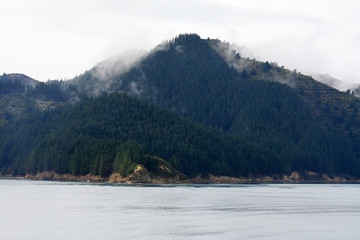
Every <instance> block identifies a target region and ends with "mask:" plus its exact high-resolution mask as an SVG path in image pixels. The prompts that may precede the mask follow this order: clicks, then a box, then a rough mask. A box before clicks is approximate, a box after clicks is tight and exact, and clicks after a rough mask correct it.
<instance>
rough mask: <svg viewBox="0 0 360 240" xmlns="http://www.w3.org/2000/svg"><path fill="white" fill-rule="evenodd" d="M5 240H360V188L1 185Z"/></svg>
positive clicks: (1, 182)
mask: <svg viewBox="0 0 360 240" xmlns="http://www.w3.org/2000/svg"><path fill="white" fill-rule="evenodd" d="M0 193H1V195H0V216H1V217H0V234H1V239H8V240H10V239H26V240H35V239H36V240H42V239H44V240H45V239H46V240H48V239H61V240H64V239H66V240H71V239H74V240H75V239H76V240H79V239H87V240H91V239H107V240H108V239H156V240H158V239H359V236H360V223H359V221H360V185H350V184H349V185H340V184H339V185H337V184H333V185H331V184H329V185H328V184H318V185H316V184H308V185H306V184H299V185H295V184H269V185H266V184H255V185H162V186H155V185H131V186H129V185H106V184H85V183H69V182H67V183H66V182H51V181H26V180H0Z"/></svg>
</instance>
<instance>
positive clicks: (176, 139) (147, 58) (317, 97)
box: [0, 34, 360, 177]
mask: <svg viewBox="0 0 360 240" xmlns="http://www.w3.org/2000/svg"><path fill="white" fill-rule="evenodd" d="M107 63H109V64H108V65H107ZM104 73H106V74H104ZM119 92H120V93H124V94H126V95H128V96H125V95H117V94H112V93H119ZM104 93H106V94H111V95H105V96H102V94H104ZM16 94H17V96H19V97H20V96H21V97H23V98H28V99H35V100H36V101H47V102H48V103H49V105H45V106H44V107H43V108H41V107H39V106H38V105H36V106H35V108H33V109H35V110H34V111H33V113H32V114H28V113H26V114H25V115H27V116H28V117H26V118H24V119H23V120H16V119H15V120H14V121H4V123H3V124H6V128H4V129H3V130H2V131H3V132H2V133H1V136H2V137H3V139H1V140H2V142H3V144H2V147H1V148H0V153H1V154H2V155H1V159H2V160H1V161H2V164H5V163H6V164H5V165H6V168H2V170H3V171H4V169H6V170H5V172H6V171H7V172H11V171H15V172H16V173H17V174H26V173H28V172H31V173H33V174H35V173H36V172H41V171H55V172H57V173H68V172H69V173H72V174H75V175H83V174H88V173H91V174H98V175H102V176H108V175H109V174H111V173H113V172H116V171H117V170H116V164H115V162H116V161H115V159H116V157H117V156H118V154H120V155H121V153H122V152H126V151H127V150H126V149H123V147H124V146H127V144H129V143H128V141H130V143H133V146H134V147H135V148H134V149H135V150H136V149H137V150H136V151H135V150H134V151H135V152H144V155H148V156H158V157H161V158H162V159H165V160H166V161H169V162H170V163H171V164H172V165H173V166H174V167H175V168H176V169H177V170H179V171H180V172H182V173H184V174H186V175H187V176H189V177H194V176H197V175H198V174H203V175H204V176H206V175H207V174H213V175H216V176H219V175H227V176H237V177H240V176H249V175H252V176H264V175H276V174H277V175H284V174H290V173H291V172H293V171H299V172H300V173H302V172H306V171H312V172H316V173H319V174H323V173H324V174H329V175H347V176H348V175H349V176H354V177H360V115H359V111H358V108H359V104H360V101H359V99H358V98H357V97H356V96H354V95H352V94H350V93H348V92H340V91H338V90H336V89H334V88H331V87H329V86H327V85H325V84H322V83H320V82H317V81H315V80H314V79H313V78H312V77H310V76H305V75H303V74H301V73H298V72H296V71H290V70H287V69H285V68H284V67H279V66H278V65H277V64H276V63H269V62H259V61H256V60H251V59H247V58H243V57H242V56H241V53H239V52H236V51H235V50H233V49H232V48H231V47H230V45H229V44H227V43H224V42H221V41H219V40H212V39H201V38H200V37H199V36H197V35H196V34H184V35H180V36H178V37H176V38H174V39H172V40H170V41H167V42H164V43H162V44H161V45H159V46H158V47H156V48H155V49H154V50H152V51H150V52H148V53H147V54H145V55H142V56H141V57H139V58H137V59H132V61H131V63H127V64H126V65H123V62H121V61H111V62H109V61H105V62H103V63H101V64H99V65H98V66H96V67H94V68H93V69H91V70H89V71H87V72H85V73H84V74H82V75H80V76H78V77H76V78H74V79H73V80H70V81H69V82H61V81H52V82H48V83H43V84H38V85H37V86H35V87H34V88H31V89H30V90H27V91H24V92H22V93H16ZM16 94H15V95H16ZM15 95H14V96H15ZM129 96H131V97H129ZM6 97H9V95H8V94H7V95H6ZM134 98H136V99H137V100H136V99H134ZM79 99H82V100H81V101H80V102H79V103H76V104H75V105H74V104H68V103H66V102H77V101H78V100H79ZM36 101H35V102H36ZM25 102H26V101H25ZM51 104H52V105H51ZM64 104H65V105H64ZM149 104H150V105H149ZM59 105H64V106H63V107H60V108H55V109H53V110H50V111H49V109H51V108H53V107H54V106H59ZM124 106H132V108H133V109H134V110H136V111H135V112H137V113H136V114H135V112H133V111H132V110H131V109H130V108H126V107H124ZM164 109H167V110H164ZM44 110H46V111H44ZM130 110H131V111H130ZM41 111H43V112H41ZM20 113H22V114H24V113H25V111H20ZM154 114H155V115H156V117H154ZM22 116H24V115H22ZM180 116H181V117H180ZM17 119H19V118H17ZM120 119H121V121H120ZM173 124H175V125H173ZM20 129H21V131H20ZM16 139H22V141H24V142H23V143H21V144H15V143H17V141H18V140H16ZM76 139H77V140H76ZM19 145H24V146H25V147H24V148H23V149H19V148H18V146H19ZM90 146H97V147H90ZM106 146H107V147H106ZM137 147H138V148H137ZM131 148H132V147H131ZM48 149H49V150H48ZM94 149H96V150H94ZM144 149H145V150H144ZM15 153H16V154H15ZM15 155H16V156H15ZM53 156H56V157H53ZM20 159H21V160H20ZM52 161H53V163H52ZM133 163H134V164H135V163H138V161H134V162H133ZM80 166H81V167H80ZM105 166H106V167H105ZM129 166H131V167H130V168H129V169H133V167H134V165H133V164H130V165H129ZM124 174H125V173H124V172H123V175H124Z"/></svg>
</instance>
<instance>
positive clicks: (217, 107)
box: [121, 35, 360, 176]
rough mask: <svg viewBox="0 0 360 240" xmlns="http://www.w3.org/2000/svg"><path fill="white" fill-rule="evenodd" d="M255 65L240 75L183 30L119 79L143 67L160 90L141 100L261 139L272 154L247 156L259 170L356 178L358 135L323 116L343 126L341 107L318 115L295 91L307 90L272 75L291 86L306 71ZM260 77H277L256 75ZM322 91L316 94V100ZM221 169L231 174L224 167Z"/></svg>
mask: <svg viewBox="0 0 360 240" xmlns="http://www.w3.org/2000/svg"><path fill="white" fill-rule="evenodd" d="M179 49H181V51H179ZM256 64H257V65H259V67H256V66H257V65H256ZM251 69H252V70H251V71H250V73H251V74H250V75H249V74H248V71H247V70H246V69H245V70H243V71H242V72H241V73H238V72H237V71H235V70H234V69H233V68H229V66H228V65H227V64H226V62H225V61H224V59H223V58H222V57H220V55H219V54H218V53H217V52H216V51H215V50H213V49H212V48H211V47H210V46H209V44H208V43H207V42H206V41H205V40H202V39H200V38H199V37H198V36H196V35H181V36H179V37H178V38H176V39H174V40H173V41H172V42H170V43H168V44H167V46H166V50H162V51H157V52H154V53H153V54H151V55H150V56H148V57H147V58H146V59H144V60H143V61H142V62H141V64H140V65H139V66H137V67H136V68H133V69H132V70H130V71H129V72H128V73H125V74H124V75H123V76H121V79H122V80H123V81H124V82H130V81H136V79H137V78H138V76H139V75H140V74H139V72H141V73H142V74H143V75H145V76H146V79H147V83H146V84H147V85H145V86H144V88H145V89H146V88H151V89H156V92H155V94H153V95H152V96H150V97H149V96H147V95H144V96H142V97H143V98H147V99H149V100H151V101H153V102H155V103H156V104H157V105H160V106H162V107H165V108H167V109H170V110H173V111H176V112H178V113H179V114H181V115H182V116H184V117H186V118H189V119H191V120H193V121H196V122H198V123H201V124H204V125H206V126H211V127H213V128H216V129H219V130H220V131H223V132H225V133H227V134H229V135H231V136H236V137H240V139H242V142H243V145H244V144H247V143H249V142H252V143H256V144H255V145H257V146H258V148H259V149H263V151H262V152H264V151H265V152H266V151H267V153H268V154H269V153H271V154H270V155H266V154H265V155H261V157H260V156H256V157H253V158H251V159H252V160H254V159H259V160H255V162H254V163H252V162H251V161H252V160H249V164H250V166H251V167H252V169H253V172H254V173H260V174H265V173H286V172H288V171H289V170H312V171H317V172H328V171H334V172H336V173H351V174H353V175H358V176H359V174H360V168H359V164H357V162H359V158H358V157H357V156H358V155H359V154H358V152H356V151H355V150H356V149H357V147H356V146H355V145H354V144H353V142H354V138H351V139H349V138H348V137H347V135H346V134H344V132H343V130H342V129H339V128H334V125H333V123H332V122H329V121H327V120H326V119H329V117H331V115H333V117H331V119H334V123H336V122H338V123H339V124H343V123H344V122H345V119H346V117H345V118H344V117H342V116H343V115H340V113H338V112H337V111H330V112H329V113H328V114H327V115H321V116H318V115H316V114H314V113H313V111H314V109H313V108H312V105H311V104H309V103H312V102H314V100H313V99H309V100H308V99H305V100H304V99H302V98H300V97H299V96H298V95H297V94H296V91H302V93H303V94H302V95H304V96H306V89H303V88H301V87H299V88H298V89H296V91H294V89H292V88H290V87H289V86H288V85H284V84H280V83H278V82H274V81H273V79H274V74H275V73H274V72H276V73H277V74H283V76H284V78H289V79H290V80H288V81H294V84H295V81H301V82H300V83H302V82H303V81H305V80H300V77H301V76H302V75H300V74H297V73H296V72H294V73H292V74H290V73H289V74H288V73H287V70H284V69H283V68H279V67H277V66H276V64H273V65H272V64H270V63H269V62H265V63H256V62H254V63H253V65H252V68H251ZM255 69H257V70H255ZM260 71H261V72H260ZM252 76H255V77H256V80H255V79H251V77H252ZM260 76H263V77H264V80H269V79H270V80H272V81H263V80H262V79H259V80H257V79H258V78H259V77H260ZM306 81H307V80H306ZM298 85H300V84H298ZM320 96H321V94H320V91H318V92H317V95H316V96H315V97H317V98H320ZM332 104H333V103H332ZM316 111H318V110H316ZM321 111H322V110H321ZM357 122H359V121H358V120H357ZM351 124H353V123H351ZM351 126H353V125H351ZM348 128H349V127H348ZM352 132H354V131H352ZM355 142H356V140H355ZM219 151H221V150H219ZM249 159H250V158H249ZM345 162H347V163H349V164H347V163H346V164H345ZM350 166H351V167H350ZM218 169H222V170H221V171H220V172H223V173H224V171H225V172H226V167H222V165H221V164H218Z"/></svg>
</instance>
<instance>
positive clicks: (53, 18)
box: [0, 0, 360, 82]
mask: <svg viewBox="0 0 360 240" xmlns="http://www.w3.org/2000/svg"><path fill="white" fill-rule="evenodd" d="M0 9H1V14H0V29H1V37H0V74H2V73H3V72H5V73H12V72H18V73H24V74H27V75H29V76H31V77H33V78H35V79H38V80H42V81H45V80H47V79H60V78H63V79H69V78H72V77H74V76H75V75H78V74H81V73H82V72H84V71H85V70H87V69H90V68H91V67H93V66H94V65H95V64H96V63H98V62H100V61H102V60H105V59H106V58H108V57H110V56H113V55H116V54H119V53H122V52H128V51H129V50H132V49H139V48H141V49H145V50H149V49H151V48H152V47H155V45H157V44H159V43H160V42H162V41H163V40H167V39H171V38H173V37H174V36H176V35H178V34H180V33H190V32H192V33H198V34H199V35H200V36H201V37H203V38H207V37H210V38H218V39H220V40H225V41H228V42H230V43H235V44H237V45H239V46H241V47H245V50H246V51H245V53H244V55H246V56H249V57H252V58H256V59H259V60H264V61H265V60H268V61H271V62H273V61H274V62H277V63H278V64H279V65H284V66H285V67H287V68H290V69H294V68H296V69H297V70H298V71H301V72H306V73H311V72H318V73H329V74H330V75H332V76H333V77H335V78H339V79H341V80H344V81H349V82H360V67H359V66H360V54H359V52H360V17H359V16H360V14H358V12H359V10H360V1H355V0H354V1H351V0H341V1H340V0H338V1H332V0H327V1H325V0H317V1H313V0H312V1H309V0H292V1H286V0H276V1H275V0H268V1H264V0H228V1H226V0H221V1H220V0H217V1H215V0H152V1H147V0H8V1H7V0H0Z"/></svg>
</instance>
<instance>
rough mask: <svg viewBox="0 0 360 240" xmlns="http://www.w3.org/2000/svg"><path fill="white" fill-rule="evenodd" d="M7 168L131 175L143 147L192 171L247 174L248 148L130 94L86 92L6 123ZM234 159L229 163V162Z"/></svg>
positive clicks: (3, 146)
mask: <svg viewBox="0 0 360 240" xmlns="http://www.w3.org/2000/svg"><path fill="white" fill-rule="evenodd" d="M3 131H4V132H3V133H2V134H1V136H2V138H3V139H2V142H1V144H0V146H1V148H0V149H1V151H0V152H1V154H2V155H1V156H2V157H1V161H2V166H3V169H8V170H7V171H8V172H11V171H14V172H16V174H26V173H36V172H41V171H50V170H53V171H55V172H57V173H72V174H75V175H85V174H88V173H91V174H98V175H102V176H109V175H110V174H111V173H112V172H114V171H115V172H119V173H120V174H122V175H124V176H127V175H128V174H129V173H130V172H131V170H133V168H134V166H135V165H134V164H136V163H141V164H143V165H145V166H148V167H149V168H152V166H151V161H150V160H148V161H150V162H146V158H144V154H148V155H152V156H154V155H155V156H159V157H161V158H163V159H167V160H172V161H174V159H178V161H179V162H178V163H176V165H177V167H180V168H179V170H180V171H182V172H184V173H185V174H187V175H188V176H195V175H197V174H200V173H203V174H208V173H213V174H220V173H221V172H219V169H218V168H217V166H218V164H221V166H224V169H226V171H227V174H229V175H238V174H240V173H241V174H246V173H247V172H246V171H247V168H246V166H247V161H246V160H245V159H243V156H242V153H241V152H240V151H239V150H238V149H237V148H236V147H235V146H234V145H233V144H232V143H231V142H229V141H228V140H227V139H226V138H224V137H223V136H221V134H218V133H216V132H215V131H213V130H209V129H206V128H203V127H201V126H199V125H197V124H193V123H191V122H189V121H188V120H185V119H183V118H180V117H178V116H177V115H176V114H174V113H171V112H168V111H164V110H159V109H158V108H156V107H155V106H150V105H148V104H144V103H142V102H141V101H139V100H135V99H133V98H130V97H127V96H125V95H119V94H112V95H109V96H102V97H99V98H96V99H92V98H88V99H84V100H82V101H81V102H79V103H78V104H75V105H67V106H64V107H61V108H56V109H54V110H52V111H47V112H44V113H42V114H40V116H39V114H36V115H33V116H30V117H28V118H26V119H24V120H23V121H22V122H17V123H15V124H13V125H10V126H9V127H8V128H7V129H4V130H3ZM230 166H231V167H230Z"/></svg>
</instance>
